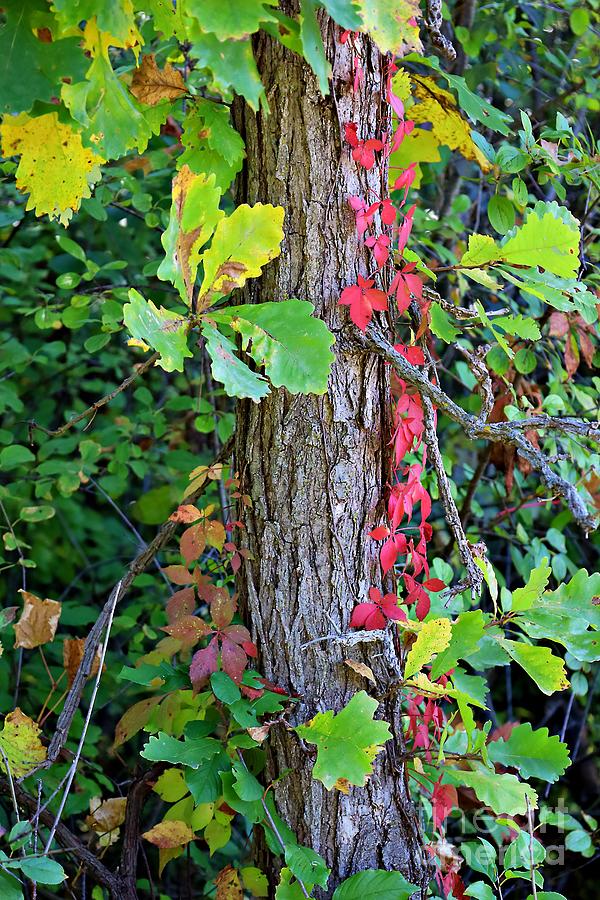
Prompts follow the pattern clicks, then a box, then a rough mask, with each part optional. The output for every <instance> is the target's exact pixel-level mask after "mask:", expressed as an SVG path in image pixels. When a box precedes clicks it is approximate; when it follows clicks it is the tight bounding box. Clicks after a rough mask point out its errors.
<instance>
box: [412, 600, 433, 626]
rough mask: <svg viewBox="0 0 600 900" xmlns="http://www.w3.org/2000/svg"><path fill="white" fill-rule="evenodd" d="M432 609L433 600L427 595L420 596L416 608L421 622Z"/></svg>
mask: <svg viewBox="0 0 600 900" xmlns="http://www.w3.org/2000/svg"><path fill="white" fill-rule="evenodd" d="M430 609H431V600H430V599H429V597H428V596H427V594H425V593H423V594H419V599H418V600H417V605H416V606H415V613H416V616H417V619H418V620H419V622H422V621H423V619H424V618H425V616H426V615H427V613H428V612H429V610H430Z"/></svg>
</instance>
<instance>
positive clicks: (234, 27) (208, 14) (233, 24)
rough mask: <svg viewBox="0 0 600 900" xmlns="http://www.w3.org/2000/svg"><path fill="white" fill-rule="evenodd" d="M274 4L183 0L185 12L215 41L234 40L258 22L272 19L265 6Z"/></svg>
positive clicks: (253, 0)
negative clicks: (184, 1)
mask: <svg viewBox="0 0 600 900" xmlns="http://www.w3.org/2000/svg"><path fill="white" fill-rule="evenodd" d="M277 4H278V0H227V2H226V3H224V2H223V0H186V13H187V15H188V16H193V17H194V18H195V19H196V20H197V22H198V25H199V26H200V29H201V30H202V31H203V32H205V33H209V34H214V35H215V37H216V38H217V39H218V40H219V41H227V40H229V39H231V38H233V39H234V40H236V41H237V40H240V38H245V37H247V36H248V35H249V34H254V32H255V31H258V29H259V28H260V25H261V23H262V22H274V21H276V19H275V17H274V16H273V15H271V13H270V12H269V10H268V9H267V6H277Z"/></svg>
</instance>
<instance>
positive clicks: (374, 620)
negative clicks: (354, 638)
mask: <svg viewBox="0 0 600 900" xmlns="http://www.w3.org/2000/svg"><path fill="white" fill-rule="evenodd" d="M385 626H386V619H385V616H384V615H383V613H382V612H381V610H380V609H379V607H378V606H376V605H375V604H374V603H359V604H357V606H355V607H354V609H353V610H352V616H351V617H350V627H351V628H364V629H365V630H366V631H379V630H380V629H381V628H385Z"/></svg>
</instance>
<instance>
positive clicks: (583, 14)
mask: <svg viewBox="0 0 600 900" xmlns="http://www.w3.org/2000/svg"><path fill="white" fill-rule="evenodd" d="M569 27H570V29H571V31H572V32H573V34H574V35H576V37H581V36H582V35H584V34H585V33H586V31H587V30H588V28H589V27H590V14H589V12H588V11H587V9H584V8H583V7H579V8H578V9H574V10H573V12H572V13H571V14H570V16H569Z"/></svg>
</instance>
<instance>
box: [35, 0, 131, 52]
mask: <svg viewBox="0 0 600 900" xmlns="http://www.w3.org/2000/svg"><path fill="white" fill-rule="evenodd" d="M52 9H53V11H54V13H55V14H56V18H57V19H58V21H59V22H60V24H61V27H62V28H64V29H67V28H77V26H78V25H79V23H80V22H83V21H86V22H87V21H89V19H92V18H94V16H95V17H96V21H97V23H98V28H99V29H100V31H107V32H109V33H110V34H111V35H113V36H114V37H116V38H117V39H118V40H119V41H121V42H123V43H126V42H127V41H128V40H129V38H130V37H131V33H132V31H135V17H134V13H133V3H128V2H127V0H125V2H123V0H120V2H119V3H114V2H113V3H111V2H108V3H107V2H106V0H52Z"/></svg>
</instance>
